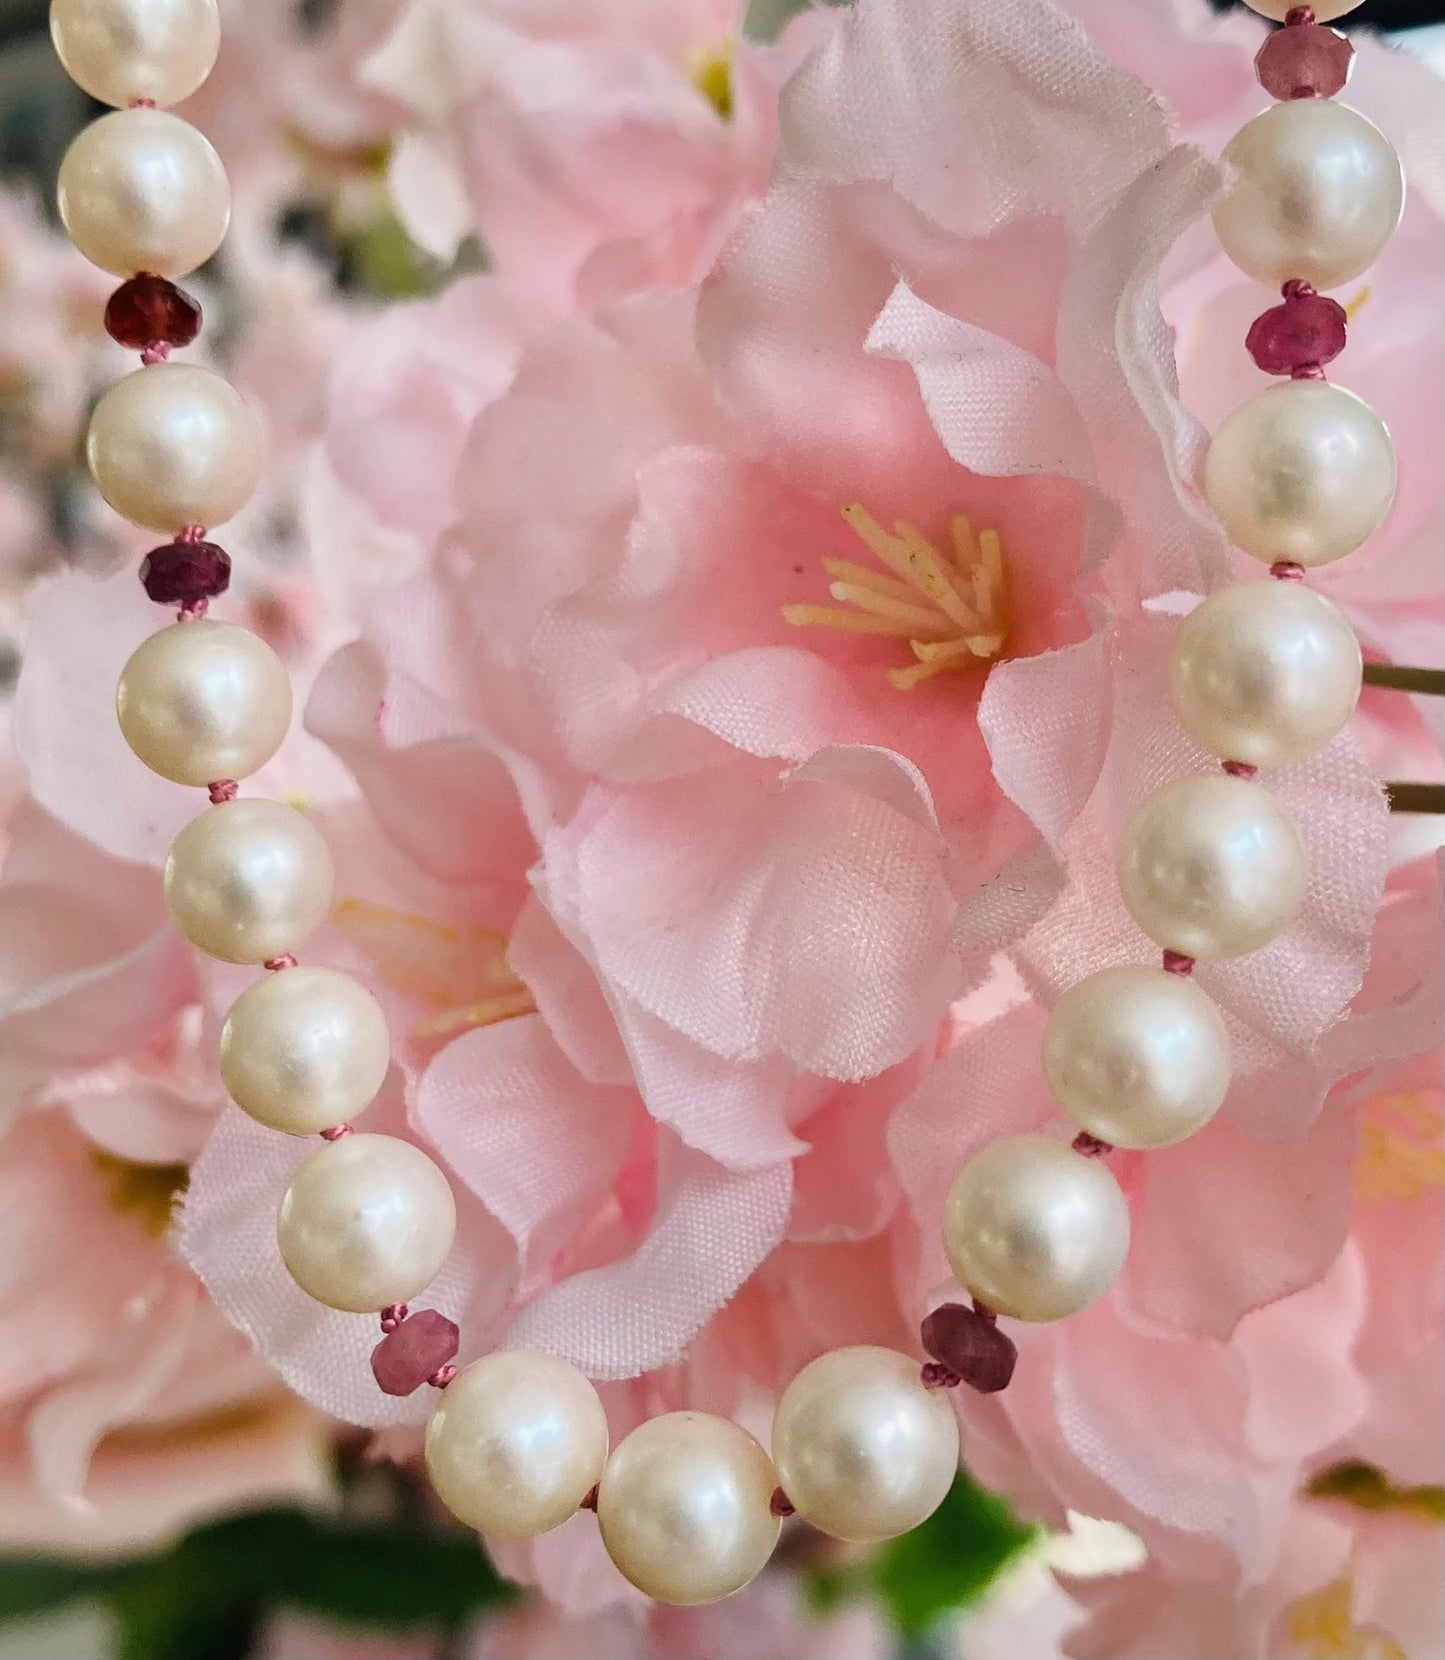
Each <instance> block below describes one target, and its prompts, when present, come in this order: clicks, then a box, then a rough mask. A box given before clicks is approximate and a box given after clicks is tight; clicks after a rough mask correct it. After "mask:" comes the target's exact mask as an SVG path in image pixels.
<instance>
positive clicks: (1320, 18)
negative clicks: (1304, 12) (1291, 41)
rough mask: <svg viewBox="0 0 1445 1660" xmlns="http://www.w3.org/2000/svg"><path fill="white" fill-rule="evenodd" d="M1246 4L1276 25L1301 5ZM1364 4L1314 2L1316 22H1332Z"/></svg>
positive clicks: (1292, 1)
mask: <svg viewBox="0 0 1445 1660" xmlns="http://www.w3.org/2000/svg"><path fill="white" fill-rule="evenodd" d="M1244 3H1245V5H1246V6H1248V7H1250V9H1251V10H1253V11H1257V12H1258V13H1259V15H1260V16H1261V17H1272V18H1273V19H1274V20H1275V22H1276V23H1283V22H1284V20H1285V18H1286V17H1288V16H1289V14H1290V13H1291V12H1292V11H1293V10H1294V9H1295V7H1296V6H1297V5H1298V4H1299V0H1244ZM1364 3H1365V0H1314V14H1315V21H1316V22H1317V23H1329V22H1332V21H1333V20H1334V19H1335V18H1337V17H1343V16H1344V15H1345V14H1346V13H1347V12H1352V11H1354V9H1355V7H1356V6H1362V5H1364Z"/></svg>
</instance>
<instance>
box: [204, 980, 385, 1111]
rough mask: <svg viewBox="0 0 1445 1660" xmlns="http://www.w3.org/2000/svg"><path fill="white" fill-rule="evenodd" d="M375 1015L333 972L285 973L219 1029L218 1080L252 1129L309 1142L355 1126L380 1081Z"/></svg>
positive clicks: (380, 1024) (371, 1004) (243, 998)
mask: <svg viewBox="0 0 1445 1660" xmlns="http://www.w3.org/2000/svg"><path fill="white" fill-rule="evenodd" d="M390 1060H391V1044H390V1040H389V1038H388V1035H387V1030H386V1016H385V1015H384V1014H383V1013H382V1010H381V1005H380V1004H379V1003H378V1002H377V1001H376V999H375V998H374V997H373V996H372V995H371V993H370V992H369V991H367V989H366V987H365V986H359V985H358V984H357V983H356V981H355V980H353V979H350V978H349V977H348V976H347V975H345V974H338V973H337V972H336V970H335V969H334V968H288V969H286V970H284V971H282V972H278V973H275V974H268V975H267V976H266V978H265V979H264V980H258V981H257V982H256V983H255V985H253V986H250V987H248V988H247V990H245V991H243V992H242V993H241V995H240V997H238V998H237V999H236V1001H235V1003H234V1004H232V1006H231V1012H230V1014H228V1015H227V1016H226V1024H225V1025H224V1026H223V1027H222V1028H221V1078H222V1081H223V1082H224V1083H225V1086H226V1089H227V1090H228V1091H229V1093H230V1096H231V1099H232V1100H233V1101H234V1102H235V1103H236V1105H237V1106H238V1107H240V1109H241V1110H242V1112H245V1113H248V1114H249V1115H250V1116H251V1117H252V1118H254V1119H255V1120H256V1122H257V1123H258V1124H264V1125H266V1126H267V1128H268V1129H272V1130H280V1131H282V1132H283V1133H284V1134H286V1135H315V1134H316V1133H317V1132H318V1131H320V1130H325V1129H329V1128H330V1127H331V1125H333V1124H344V1123H346V1122H347V1121H348V1120H350V1119H352V1118H354V1117H355V1116H356V1115H357V1113H359V1112H360V1111H361V1110H362V1109H363V1108H364V1107H366V1106H367V1105H368V1104H369V1103H370V1102H371V1101H372V1100H373V1099H374V1098H375V1096H376V1092H377V1091H378V1090H379V1089H380V1088H381V1086H382V1083H383V1082H384V1080H385V1078H386V1069H387V1066H388V1065H389V1064H390Z"/></svg>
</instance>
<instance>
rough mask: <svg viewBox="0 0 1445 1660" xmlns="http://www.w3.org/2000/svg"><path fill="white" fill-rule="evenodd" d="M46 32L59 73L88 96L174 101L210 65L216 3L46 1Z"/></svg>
mask: <svg viewBox="0 0 1445 1660" xmlns="http://www.w3.org/2000/svg"><path fill="white" fill-rule="evenodd" d="M50 37H51V39H52V40H53V41H54V42H55V51H56V54H57V56H58V57H59V59H60V61H61V63H63V64H64V65H65V69H66V73H67V74H68V75H69V76H70V78H71V80H72V81H74V82H76V83H77V85H79V86H81V87H83V88H84V89H85V91H86V92H88V93H89V94H90V95H91V97H92V98H95V99H98V100H99V101H100V102H101V103H102V104H113V105H114V106H115V107H116V108H117V109H124V108H125V106H126V105H127V104H134V103H138V102H139V101H140V100H142V99H148V100H149V101H150V102H151V103H152V104H159V105H161V106H162V107H164V106H165V105H167V104H179V103H180V101H181V99H182V98H189V97H190V95H191V94H192V93H193V92H194V91H195V90H196V88H197V87H198V86H200V84H201V82H202V81H204V80H205V78H206V76H207V75H209V74H210V73H211V70H212V68H213V67H214V66H215V62H216V53H217V52H218V51H219V49H220V45H221V14H220V10H219V8H218V7H217V4H216V0H50Z"/></svg>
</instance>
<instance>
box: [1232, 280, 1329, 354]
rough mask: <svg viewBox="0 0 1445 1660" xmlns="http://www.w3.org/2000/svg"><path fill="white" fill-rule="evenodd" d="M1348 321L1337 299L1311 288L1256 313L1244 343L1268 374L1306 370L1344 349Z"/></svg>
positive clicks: (1288, 296)
mask: <svg viewBox="0 0 1445 1660" xmlns="http://www.w3.org/2000/svg"><path fill="white" fill-rule="evenodd" d="M1291 286H1293V285H1291ZM1348 321H1349V319H1348V316H1347V314H1346V312H1345V308H1344V307H1343V306H1342V305H1341V304H1340V302H1339V301H1338V300H1332V299H1331V298H1330V297H1329V295H1327V294H1316V293H1315V292H1314V290H1313V289H1308V290H1306V291H1305V292H1304V293H1299V292H1295V293H1291V294H1288V295H1286V297H1285V299H1284V302H1283V303H1282V304H1281V305H1277V306H1272V307H1271V308H1270V309H1269V310H1268V311H1266V312H1264V313H1263V314H1262V315H1261V316H1259V317H1256V318H1255V320H1254V322H1253V323H1252V324H1251V325H1250V330H1249V333H1248V334H1247V335H1246V336H1245V341H1244V344H1245V346H1246V348H1247V349H1248V351H1249V355H1250V356H1251V357H1252V358H1253V359H1254V361H1255V362H1256V363H1257V364H1258V365H1259V366H1260V368H1261V369H1263V370H1264V372H1265V373H1266V374H1267V375H1301V374H1307V373H1309V372H1310V371H1311V370H1315V369H1318V368H1320V367H1321V365H1323V364H1325V363H1332V362H1333V361H1334V360H1335V359H1336V358H1337V357H1338V356H1339V355H1340V353H1341V352H1342V351H1344V349H1345V341H1346V339H1347V337H1348V328H1347V325H1348Z"/></svg>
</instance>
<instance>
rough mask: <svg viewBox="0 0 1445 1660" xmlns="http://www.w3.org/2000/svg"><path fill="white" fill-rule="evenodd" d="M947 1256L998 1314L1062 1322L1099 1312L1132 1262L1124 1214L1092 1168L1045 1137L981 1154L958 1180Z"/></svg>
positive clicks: (1104, 1172)
mask: <svg viewBox="0 0 1445 1660" xmlns="http://www.w3.org/2000/svg"><path fill="white" fill-rule="evenodd" d="M943 1248H944V1251H945V1252H946V1253H947V1256H948V1260H949V1263H950V1264H951V1265H952V1268H953V1271H954V1273H955V1274H956V1275H957V1276H958V1280H959V1283H960V1284H961V1285H963V1286H965V1287H966V1288H967V1289H968V1290H969V1291H971V1292H972V1293H973V1295H974V1296H975V1297H977V1298H978V1299H979V1300H980V1301H981V1302H983V1303H984V1304H985V1305H986V1306H987V1307H989V1308H991V1309H992V1310H993V1311H994V1312H995V1313H996V1314H1008V1315H1012V1316H1013V1317H1014V1318H1015V1319H1017V1320H1062V1319H1063V1318H1064V1317H1065V1316H1066V1315H1070V1314H1077V1313H1078V1312H1079V1310H1080V1309H1082V1308H1087V1307H1088V1306H1089V1304H1090V1303H1094V1302H1097V1301H1098V1299H1099V1298H1100V1297H1102V1296H1103V1295H1104V1293H1105V1292H1106V1291H1107V1290H1108V1289H1109V1287H1110V1285H1111V1284H1112V1283H1113V1281H1114V1278H1115V1276H1116V1275H1117V1274H1118V1272H1119V1270H1120V1269H1121V1268H1122V1267H1123V1266H1124V1258H1125V1257H1126V1256H1127V1255H1128V1253H1129V1207H1128V1205H1127V1204H1126V1203H1125V1200H1124V1195H1123V1193H1122V1192H1121V1191H1120V1189H1119V1184H1118V1182H1116V1181H1115V1180H1114V1177H1113V1174H1112V1173H1111V1172H1110V1171H1109V1169H1108V1168H1107V1166H1105V1165H1104V1164H1103V1163H1102V1162H1101V1161H1100V1160H1098V1159H1089V1158H1085V1157H1084V1156H1083V1154H1081V1153H1076V1152H1075V1151H1074V1150H1073V1148H1072V1147H1070V1146H1069V1144H1068V1143H1067V1142H1066V1141H1057V1140H1055V1139H1054V1138H1053V1137H1051V1136H1045V1135H1020V1136H1010V1137H1008V1138H1007V1139H1006V1140H1003V1141H995V1142H994V1143H993V1144H992V1145H991V1146H988V1147H985V1148H984V1149H983V1151H982V1152H980V1153H975V1154H974V1156H973V1157H972V1158H971V1159H970V1160H969V1161H968V1163H967V1164H965V1165H964V1167H963V1169H962V1170H960V1171H959V1173H958V1175H957V1177H956V1178H955V1179H954V1183H953V1187H952V1188H951V1190H950V1191H949V1195H948V1203H947V1205H946V1207H945V1209H944V1215H943Z"/></svg>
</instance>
